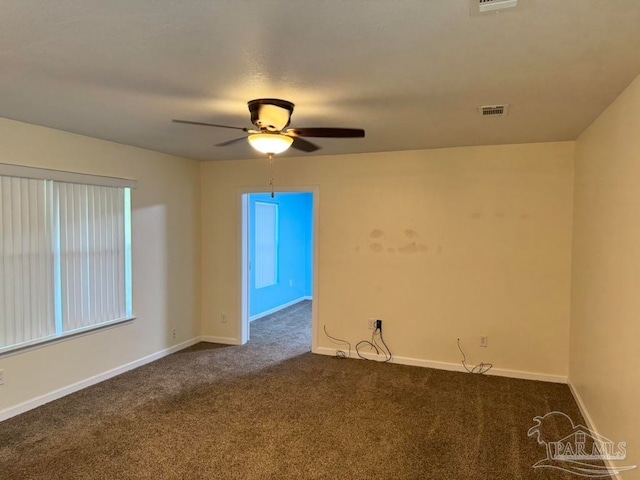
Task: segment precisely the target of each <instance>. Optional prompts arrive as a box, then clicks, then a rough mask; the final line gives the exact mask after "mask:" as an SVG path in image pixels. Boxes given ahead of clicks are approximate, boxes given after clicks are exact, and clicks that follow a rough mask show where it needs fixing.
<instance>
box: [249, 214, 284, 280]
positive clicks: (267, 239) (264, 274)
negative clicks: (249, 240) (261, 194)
mask: <svg viewBox="0 0 640 480" xmlns="http://www.w3.org/2000/svg"><path fill="white" fill-rule="evenodd" d="M254 231H255V245H256V254H255V271H256V276H255V283H256V288H263V287H268V286H270V285H275V284H276V283H278V205H277V204H276V203H262V202H256V205H255V230H254Z"/></svg>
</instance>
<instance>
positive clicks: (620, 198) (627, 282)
mask: <svg viewBox="0 0 640 480" xmlns="http://www.w3.org/2000/svg"><path fill="white" fill-rule="evenodd" d="M639 135H640V77H638V78H637V79H636V80H635V81H634V82H633V83H632V84H631V85H630V86H629V87H628V88H627V89H626V90H625V91H624V92H623V93H622V94H621V95H620V96H619V97H618V99H617V100H616V101H615V102H614V103H613V104H612V105H611V106H610V107H609V108H608V109H607V110H606V111H605V112H604V113H603V114H602V115H601V116H600V117H599V118H598V119H597V120H596V121H595V122H594V123H593V124H592V125H591V126H590V127H589V128H588V129H587V130H586V131H585V132H584V133H583V134H582V135H581V136H580V138H578V141H577V142H576V162H575V213H574V240H573V274H572V302H571V347H570V380H571V383H572V384H573V386H574V387H575V389H576V390H577V392H578V393H579V395H580V396H581V397H582V400H583V402H584V406H585V407H586V409H587V411H588V412H589V414H590V416H591V418H592V421H593V423H594V424H595V426H596V427H597V428H598V430H599V432H600V433H601V434H603V435H605V436H607V437H609V438H611V439H612V440H614V441H616V442H620V441H625V442H627V446H628V461H627V462H620V463H627V464H638V465H640V417H639V415H638V408H637V404H638V399H640V375H638V360H639V359H640V356H639V355H638V340H639V339H640V320H639V318H640V294H639V287H640V136H639ZM634 372H635V373H634ZM623 478H626V479H629V480H631V479H634V478H636V479H637V478H640V472H638V471H635V472H631V473H625V474H624V475H623Z"/></svg>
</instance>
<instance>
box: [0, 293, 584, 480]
mask: <svg viewBox="0 0 640 480" xmlns="http://www.w3.org/2000/svg"><path fill="white" fill-rule="evenodd" d="M310 318H311V304H310V302H304V303H301V304H297V305H294V306H293V307H290V308H288V309H286V310H284V311H282V312H280V313H278V314H274V315H272V316H269V317H265V318H263V319H260V320H257V321H255V322H253V324H252V330H251V337H252V338H251V342H250V343H249V344H247V345H245V346H242V347H226V346H221V345H211V344H206V343H201V344H198V345H195V346H194V347H192V348H189V349H186V350H183V351H181V352H178V353H176V354H174V355H171V356H169V357H166V358H164V359H161V360H159V361H157V362H154V363H152V364H149V365H147V366H144V367H142V368H139V369H137V370H134V371H131V372H128V373H125V374H123V375H120V376H118V377H116V378H113V379H111V380H108V381H106V382H103V383H101V384H98V385H95V386H93V387H90V388H87V389H85V390H83V391H81V392H78V393H76V394H73V395H70V396H68V397H65V398H63V399H60V400H58V401H56V402H52V403H50V404H47V405H45V406H43V407H40V408H38V409H36V410H33V411H30V412H27V413H25V414H23V415H21V416H19V417H15V418H12V419H10V420H7V421H5V422H3V423H1V424H0V478H2V479H46V480H55V479H65V480H67V479H109V480H111V479H115V480H124V479H154V480H160V479H244V480H250V479H335V478H343V479H374V478H390V479H420V480H423V479H437V480H445V479H460V480H472V479H491V480H500V479H505V480H507V479H508V480H517V479H536V480H546V479H570V478H574V479H575V477H574V476H571V475H570V474H568V473H564V472H560V471H554V470H544V471H541V470H534V469H533V468H532V465H533V464H534V463H536V462H537V461H538V460H541V459H543V458H544V457H545V449H544V446H543V445H538V444H537V443H536V441H535V440H534V439H531V438H528V437H527V430H528V429H529V428H530V427H531V426H532V425H533V417H535V416H536V415H544V414H546V413H548V412H551V411H554V410H559V411H563V412H565V413H567V414H568V415H569V416H571V417H572V418H573V419H574V421H576V422H579V421H582V418H581V416H580V414H579V411H578V408H577V406H576V404H575V402H574V400H573V398H572V396H571V394H570V392H569V389H568V388H567V386H566V385H556V384H549V383H543V382H533V381H525V380H514V379H507V378H499V377H488V376H478V375H469V374H462V373H453V372H444V371H438V370H431V369H426V368H418V367H407V366H402V365H393V364H377V363H374V362H371V361H363V360H339V359H335V358H331V357H326V356H320V355H312V354H311V353H309V350H310Z"/></svg>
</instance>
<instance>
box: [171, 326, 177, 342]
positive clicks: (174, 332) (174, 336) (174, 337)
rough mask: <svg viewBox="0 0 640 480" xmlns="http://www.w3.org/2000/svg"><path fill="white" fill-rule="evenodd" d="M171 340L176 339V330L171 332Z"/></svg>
mask: <svg viewBox="0 0 640 480" xmlns="http://www.w3.org/2000/svg"><path fill="white" fill-rule="evenodd" d="M171 338H173V339H174V340H175V339H176V329H175V328H174V329H173V330H171Z"/></svg>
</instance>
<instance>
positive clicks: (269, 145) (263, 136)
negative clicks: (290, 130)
mask: <svg viewBox="0 0 640 480" xmlns="http://www.w3.org/2000/svg"><path fill="white" fill-rule="evenodd" d="M247 141H248V142H249V145H251V146H252V147H253V148H255V149H256V150H258V151H259V152H260V153H264V154H265V155H268V154H270V153H273V154H274V155H275V154H278V153H282V152H284V151H286V150H287V149H288V148H289V147H290V146H291V144H292V143H293V138H291V137H289V136H287V135H281V134H279V133H254V134H253V135H249V136H248V137H247Z"/></svg>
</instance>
